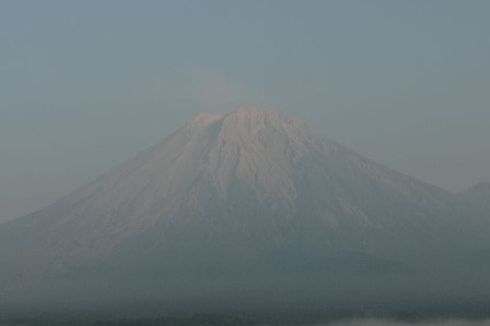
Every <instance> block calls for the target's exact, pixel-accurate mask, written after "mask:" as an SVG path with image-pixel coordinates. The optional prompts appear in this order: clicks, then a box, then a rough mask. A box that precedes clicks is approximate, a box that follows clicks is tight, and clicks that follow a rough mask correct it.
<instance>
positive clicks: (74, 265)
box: [0, 107, 490, 300]
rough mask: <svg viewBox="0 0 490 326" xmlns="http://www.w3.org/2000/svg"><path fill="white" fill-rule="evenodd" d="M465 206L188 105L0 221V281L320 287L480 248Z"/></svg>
mask: <svg viewBox="0 0 490 326" xmlns="http://www.w3.org/2000/svg"><path fill="white" fill-rule="evenodd" d="M468 206H469V205H467V203H466V201H463V200H461V199H460V196H457V195H453V194H451V193H449V192H447V191H445V190H443V189H440V188H438V187H436V186H433V185H430V184H427V183H424V182H421V181H418V180H416V179H414V178H411V177H409V176H406V175H404V174H402V173H398V172H396V171H394V170H392V169H390V168H388V167H386V166H384V165H382V164H379V163H376V162H374V161H373V160H371V159H368V158H366V157H363V156H362V155H359V154H357V153H356V152H354V151H352V150H350V149H348V148H346V147H344V146H342V145H340V144H338V143H336V142H335V141H332V140H330V139H328V138H326V137H324V136H323V135H322V134H320V133H317V132H315V131H313V130H311V128H309V127H308V126H307V124H306V123H304V122H302V121H300V120H297V119H291V118H288V117H286V116H284V115H282V114H280V113H277V112H272V111H266V110H261V109H258V108H255V107H246V108H241V109H239V110H237V111H234V112H232V113H229V114H225V115H218V114H201V115H198V116H196V117H195V118H194V119H192V120H191V121H189V122H188V123H187V124H185V125H184V126H183V127H182V128H180V129H178V130H177V131H175V132H174V133H173V134H171V135H170V136H168V137H167V138H165V139H163V140H162V141H161V142H160V143H158V144H156V145H155V146H153V147H151V148H149V149H147V150H145V151H143V152H141V153H140V154H139V155H137V156H136V157H134V158H133V159H131V160H129V161H127V162H125V163H123V164H122V165H120V166H118V167H116V168H114V169H113V170H111V171H109V172H108V173H106V174H105V175H103V176H101V177H99V178H97V179H96V180H95V181H93V182H92V183H90V184H88V185H86V186H84V187H82V188H80V189H79V190H76V191H75V192H73V193H71V194H69V195H67V196H66V197H64V198H62V199H60V200H59V201H57V202H56V203H54V204H52V205H50V206H48V207H46V208H44V209H42V210H40V211H38V212H35V213H33V214H31V215H29V216H26V217H23V218H19V219H15V220H13V221H11V222H9V223H6V224H3V225H1V226H0V266H2V268H1V271H0V280H1V282H2V283H1V285H0V287H3V289H6V290H5V291H11V292H4V293H13V294H12V297H17V298H22V296H25V295H26V293H29V294H30V295H32V294H33V293H34V295H35V294H36V293H42V294H37V296H38V298H44V297H45V295H46V293H48V292H49V293H50V294H52V293H54V292H56V291H55V290H53V289H60V293H61V292H63V293H64V295H65V297H66V296H69V297H70V298H71V299H72V300H75V299H74V298H77V297H83V296H84V295H85V296H86V297H93V296H95V294H94V293H105V294H106V295H107V297H108V298H109V299H110V298H111V295H115V294H113V293H119V294H121V293H123V292H124V293H125V295H126V296H127V297H131V295H136V293H139V295H142V296H145V295H148V296H150V297H152V298H154V297H158V295H160V294H161V295H162V296H163V295H164V294H165V295H167V297H171V298H173V297H175V295H176V293H178V294H179V295H180V296H181V297H184V296H185V294H187V295H189V296H192V295H194V297H195V296H196V293H204V292H206V291H208V292H206V293H209V291H211V290H209V289H214V290H216V289H217V288H220V287H219V286H218V285H216V284H218V283H219V282H225V281H227V282H230V283H227V284H228V285H227V286H224V288H225V289H226V291H225V292H226V293H227V294H228V297H232V295H231V294H230V293H235V294H236V293H240V294H241V295H244V293H248V292H247V291H246V290H247V289H248V290H250V289H264V288H267V286H265V285H264V284H265V283H268V284H276V283H274V282H273V281H278V280H281V282H282V281H284V280H286V279H287V280H289V281H288V282H290V283H291V282H293V283H295V282H296V285H297V286H298V288H301V286H302V285H298V284H300V283H301V282H302V281H299V280H306V279H308V280H309V281H308V284H310V286H309V287H308V288H309V289H310V290H311V291H313V292H314V293H316V294H318V293H333V292H332V291H334V290H333V289H332V287H329V285H328V284H330V283H328V282H327V281H326V279H328V280H332V279H338V277H337V278H336V277H333V276H328V277H327V276H326V275H334V274H335V275H346V274H348V275H351V276H350V278H349V282H345V283H349V284H353V282H352V280H353V279H354V280H355V279H356V275H360V277H366V275H370V277H371V276H372V275H383V277H386V275H391V276H390V277H392V276H393V275H397V276H396V277H402V276H400V275H405V276H406V275H408V274H412V273H416V272H414V267H413V266H425V265H424V264H425V263H426V262H430V261H434V257H446V256H448V255H453V254H455V253H463V252H465V251H467V250H468V251H469V250H476V249H477V248H480V247H481V248H485V247H486V246H487V244H486V243H488V242H489V241H488V240H487V233H486V232H488V230H489V228H488V225H487V224H488V223H486V222H482V221H488V219H487V220H485V219H484V218H482V216H481V215H478V213H474V212H475V210H472V209H469V208H468ZM469 212H471V213H469ZM487 247H490V246H487ZM393 277H394V276H393ZM74 280H76V281H74ZM101 280H102V281H101ZM191 280H192V281H191ZM213 280H214V281H213ZM264 280H268V281H267V282H266V281H264ZM271 280H272V281H271ZM200 282H201V283H200ZM213 282H215V283H213ZM264 282H265V283H264ZM278 282H279V281H278ZM284 282H286V281H284ZM204 283H208V286H204V285H202V284H204ZM286 283H287V282H286ZM341 283H342V282H341ZM354 283H355V282H354ZM47 284H50V285H49V286H48V285H47ZM67 284H69V285H67ZM72 284H77V286H74V285H73V286H72ZM150 284H151V285H150ZM209 284H214V286H213V285H209ZM229 284H235V286H231V285H229ZM237 284H240V285H237ZM250 284H253V285H254V286H251V285H250ZM281 284H282V285H281V286H278V285H277V284H276V285H270V286H271V289H277V288H284V283H281ZM288 284H289V283H288ZM301 284H303V283H301ZM313 284H314V285H313ZM48 288H49V289H50V290H49V291H48V290H47V289H48ZM101 288H104V290H100V289H101ZM109 288H110V289H112V290H114V289H116V290H114V291H113V292H111V290H107V289H109ZM123 288H124V289H125V290H122V289H123ZM221 288H223V287H221ZM337 288H338V287H337ZM43 289H44V290H43ZM67 289H68V290H67ZM205 289H207V290H205ZM341 289H342V288H341ZM97 290H100V292H97ZM344 290H345V288H344ZM43 291H44V292H43ZM118 291H119V292H118ZM250 291H252V290H250ZM292 292H294V291H293V290H291V293H292ZM14 293H16V294H15V295H14ZM19 293H20V294H19ZM68 293H69V294H68ZM109 293H112V294H109ZM142 293H143V294H142ZM148 293H152V294H151V295H149V294H148ZM157 293H158V294H157ZM192 293H194V294H192ZM309 293H311V292H309ZM53 296H54V295H53ZM60 296H61V294H60ZM262 297H263V296H262Z"/></svg>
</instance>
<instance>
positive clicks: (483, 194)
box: [458, 182, 490, 216]
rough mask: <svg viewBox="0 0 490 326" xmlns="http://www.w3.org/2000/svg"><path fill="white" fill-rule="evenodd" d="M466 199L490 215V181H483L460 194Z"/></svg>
mask: <svg viewBox="0 0 490 326" xmlns="http://www.w3.org/2000/svg"><path fill="white" fill-rule="evenodd" d="M458 195H459V196H460V197H461V198H462V199H463V200H464V201H466V202H467V203H469V204H470V205H472V206H473V207H475V208H476V209H479V210H480V211H482V212H485V213H486V215H487V216H490V182H482V183H479V184H477V185H475V186H473V187H470V188H468V189H466V190H465V191H463V192H461V193H459V194H458Z"/></svg>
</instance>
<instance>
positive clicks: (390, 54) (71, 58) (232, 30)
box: [0, 0, 490, 221]
mask: <svg viewBox="0 0 490 326" xmlns="http://www.w3.org/2000/svg"><path fill="white" fill-rule="evenodd" d="M489 12H490V1H486V0H472V1H452V0H439V1H436V0H428V1H425V0H424V1H423V0H414V1H411V0H405V1H403V0H396V1H392V0H385V1H378V0H371V1H364V0H358V1H353V0H338V1H328V0H320V1H315V0H308V1H299V0H296V1H288V0H276V1H274V0H265V1H259V0H251V1H238V0H226V1H225V0H224V1H211V0H206V1H197V0H194V1H186V0H178V1H170V0H169V1H156V0H155V1H124V0H112V1H111V0H106V1H96V0H85V1H65V0H60V1H52V0H45V1H35V0H32V1H28V0H3V1H1V2H0V221H6V220H8V219H11V218H15V217H19V216H22V215H25V214H28V213H30V212H32V211H35V210H36V209H39V208H41V207H43V206H45V205H47V204H50V203H52V202H53V201H55V200H56V199H58V198H59V197H61V196H63V195H65V194H67V193H68V192H70V191H72V190H74V189H76V188H77V187H79V186H81V185H83V184H85V183H87V182H89V181H91V180H93V179H94V178H95V177H97V176H98V175H100V174H102V173H104V172H106V171H107V170H108V169H110V168H111V167H113V166H114V165H116V164H118V163H120V162H122V161H124V160H126V159H128V158H130V157H132V156H134V155H136V154H137V153H138V152H139V151H141V150H142V149H144V148H146V147H148V146H150V145H152V144H154V143H156V142H157V141H158V140H160V139H161V138H163V137H165V136H166V135H168V134H169V133H171V132H172V131H173V130H175V129H176V128H178V127H179V126H181V125H182V124H183V123H184V122H185V121H187V120H189V119H190V118H191V117H192V116H193V115H195V114H197V113H200V112H219V113H224V112H228V111H233V110H234V109H236V108H237V107H239V106H243V105H256V106H259V107H263V108H267V109H272V110H276V111H280V112H284V113H286V114H288V115H291V116H295V117H299V118H302V119H304V120H306V121H307V122H309V123H310V125H312V126H313V127H314V128H315V129H317V130H319V131H321V132H323V133H324V134H325V135H326V136H328V137H330V138H332V139H334V140H336V141H338V142H340V143H343V144H344V145H346V146H348V147H350V148H352V149H354V150H356V151H358V152H360V153H361V154H364V155H366V156H368V157H370V158H372V159H375V160H377V161H378V162H381V163H384V164H386V165H388V166H390V167H392V168H394V169H396V170H399V171H401V172H403V173H406V174H409V175H412V176H415V177H417V178H419V179H421V180H423V181H426V182H429V183H433V184H435V185H437V186H440V187H443V188H445V189H447V190H450V191H453V192H456V191H460V190H463V189H465V188H467V187H469V186H471V185H473V184H476V183H478V182H485V181H490V62H489V58H490V37H489V36H488V33H489V31H490V19H488V15H489Z"/></svg>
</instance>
